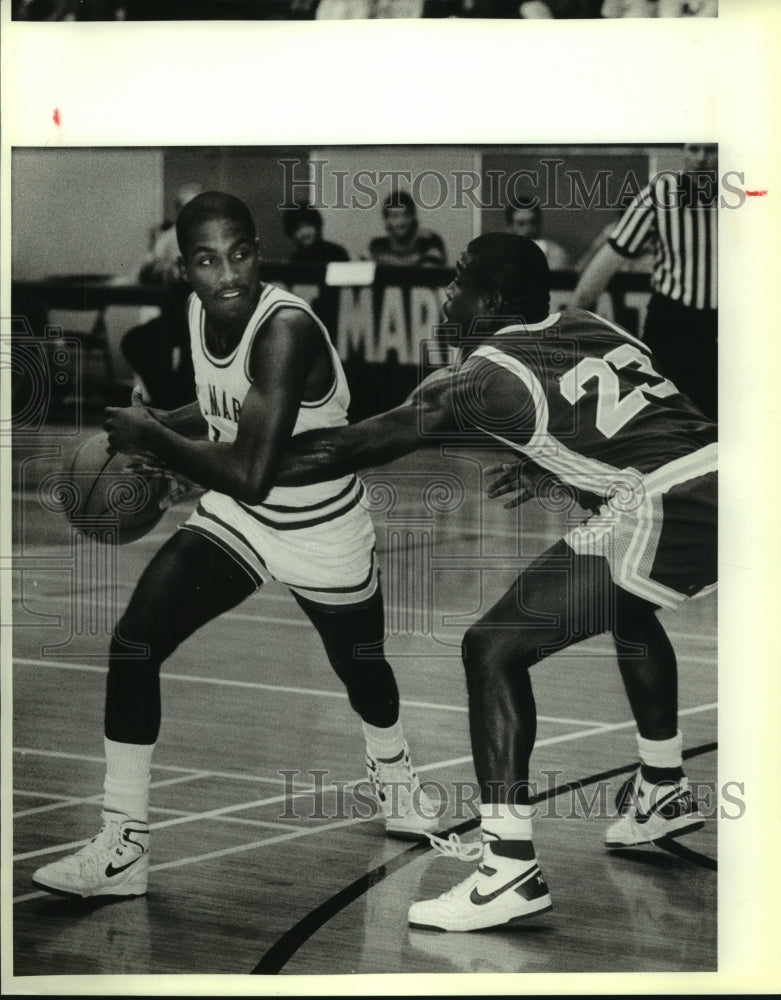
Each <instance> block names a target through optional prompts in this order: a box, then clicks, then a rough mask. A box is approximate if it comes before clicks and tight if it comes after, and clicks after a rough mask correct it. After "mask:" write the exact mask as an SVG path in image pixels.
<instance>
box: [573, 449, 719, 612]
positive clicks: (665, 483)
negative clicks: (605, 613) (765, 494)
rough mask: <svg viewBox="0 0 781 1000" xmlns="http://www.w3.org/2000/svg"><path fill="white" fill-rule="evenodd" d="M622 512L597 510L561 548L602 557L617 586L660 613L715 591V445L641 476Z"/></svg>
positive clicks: (609, 508)
mask: <svg viewBox="0 0 781 1000" xmlns="http://www.w3.org/2000/svg"><path fill="white" fill-rule="evenodd" d="M624 507H625V508H627V509H621V508H620V507H619V508H616V506H615V505H611V504H610V503H608V504H606V505H605V506H603V507H602V508H600V510H599V512H598V513H597V514H595V515H594V516H593V517H590V518H588V520H586V521H585V522H583V523H582V524H579V525H577V526H576V527H575V528H573V529H572V530H571V531H570V532H569V533H568V535H567V536H566V541H567V543H568V545H569V546H570V547H571V548H572V549H573V550H574V551H575V552H577V553H578V554H579V555H596V556H603V557H604V558H605V559H607V561H608V563H609V564H610V569H611V573H612V576H613V582H614V583H615V584H616V585H617V586H619V587H622V588H623V589H624V590H628V591H630V593H633V594H637V595H638V596H639V597H643V598H645V599H646V600H648V601H650V602H651V603H653V604H656V605H659V606H660V607H662V608H670V609H674V608H677V607H679V606H680V604H681V603H682V602H683V601H685V600H686V599H687V598H690V597H701V596H703V595H704V594H707V593H710V592H711V591H712V590H713V589H714V588H715V586H716V580H717V575H718V522H717V511H718V472H717V470H716V445H715V444H714V445H710V446H709V447H707V448H703V449H702V450H701V451H698V452H694V453H693V454H691V455H685V456H683V458H679V459H676V460H674V461H673V462H670V463H669V464H668V465H665V466H662V468H660V469H657V470H656V471H655V472H653V473H650V474H648V475H646V476H645V477H643V479H642V481H641V488H640V489H639V490H638V492H637V498H636V501H635V502H634V503H631V504H625V505H624Z"/></svg>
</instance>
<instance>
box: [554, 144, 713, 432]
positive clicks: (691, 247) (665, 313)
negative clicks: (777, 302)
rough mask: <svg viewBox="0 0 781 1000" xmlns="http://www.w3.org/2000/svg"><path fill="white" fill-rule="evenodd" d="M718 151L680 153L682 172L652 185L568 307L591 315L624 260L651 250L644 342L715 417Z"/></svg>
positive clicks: (700, 147)
mask: <svg viewBox="0 0 781 1000" xmlns="http://www.w3.org/2000/svg"><path fill="white" fill-rule="evenodd" d="M717 155H718V153H717V147H716V146H715V145H711V144H707V143H705V144H691V145H686V146H684V147H683V170H682V171H681V172H680V173H673V172H672V171H667V170H665V171H661V172H659V173H658V174H656V175H655V176H654V177H652V178H651V180H650V182H649V183H648V184H647V185H646V186H645V187H644V188H643V190H642V191H641V192H640V193H639V194H638V196H637V197H636V198H635V199H634V200H633V202H632V204H631V205H630V206H629V208H628V209H627V210H626V212H625V213H624V215H623V216H622V218H621V221H620V222H619V223H618V225H617V226H616V227H615V228H614V230H613V232H612V233H611V235H610V238H609V239H608V241H607V243H605V244H604V246H603V247H602V248H601V249H600V250H599V251H598V252H597V254H596V256H595V257H594V258H593V259H592V261H591V262H590V263H589V265H588V266H587V267H586V269H585V271H584V272H583V274H582V275H581V277H580V281H579V282H578V285H577V288H576V289H575V291H574V293H573V296H572V305H573V306H575V307H578V308H587V309H588V308H591V307H592V306H593V305H594V303H595V302H596V299H597V298H598V297H599V295H600V294H601V293H602V291H603V290H604V289H605V287H606V286H607V284H608V283H609V281H610V279H611V278H612V277H613V275H614V274H615V273H616V272H617V271H618V270H619V269H620V267H621V263H622V261H623V260H624V258H626V257H629V258H633V257H637V256H638V255H640V254H641V253H643V252H646V251H647V247H648V243H649V241H651V242H652V245H653V247H654V251H655V254H654V265H653V273H652V274H651V292H652V294H651V301H650V302H649V305H648V312H647V314H646V319H645V328H644V335H643V339H644V340H645V341H646V343H647V344H648V345H649V347H650V348H651V350H652V351H653V352H654V355H655V356H656V358H657V360H658V362H659V365H660V366H661V368H662V369H663V372H664V374H665V375H667V376H669V378H671V379H672V381H673V382H674V383H675V384H676V385H677V386H678V387H679V388H680V389H681V390H682V391H683V392H685V393H686V395H687V396H688V397H689V398H690V399H691V400H692V402H694V403H695V404H696V405H697V406H699V408H700V409H701V410H702V412H703V413H705V414H706V415H707V416H709V417H712V418H714V419H715V418H716V416H717V412H718V407H717V402H718V400H717V395H718V368H717V354H718V349H717V339H716V338H717V331H718V308H717V306H718V299H717V278H718V274H717V246H718V243H717V235H718V234H717V214H718V213H717V211H716V208H717V205H718V177H717V174H716V166H717Z"/></svg>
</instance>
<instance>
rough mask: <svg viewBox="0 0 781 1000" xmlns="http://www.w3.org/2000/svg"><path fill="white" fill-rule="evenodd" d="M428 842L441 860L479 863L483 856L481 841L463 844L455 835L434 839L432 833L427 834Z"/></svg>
mask: <svg viewBox="0 0 781 1000" xmlns="http://www.w3.org/2000/svg"><path fill="white" fill-rule="evenodd" d="M428 839H429V842H430V843H431V846H432V848H433V849H434V851H435V852H436V853H437V855H438V856H440V857H443V858H457V859H458V860H459V861H479V860H480V858H481V857H482V854H483V844H482V841H479V840H478V841H475V842H474V843H472V844H465V843H464V842H463V841H462V840H461V838H460V837H459V836H458V834H457V833H451V834H450V836H449V837H448V838H447V839H445V838H444V837H435V836H434V834H433V833H430V834H428Z"/></svg>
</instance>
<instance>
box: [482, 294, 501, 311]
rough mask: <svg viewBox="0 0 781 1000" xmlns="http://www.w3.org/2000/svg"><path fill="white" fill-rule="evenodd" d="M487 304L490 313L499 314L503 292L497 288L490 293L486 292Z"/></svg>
mask: <svg viewBox="0 0 781 1000" xmlns="http://www.w3.org/2000/svg"><path fill="white" fill-rule="evenodd" d="M485 304H486V306H487V307H488V311H489V312H491V313H498V312H499V310H500V308H501V305H502V295H501V292H499V291H498V290H497V289H496V288H492V289H491V291H490V292H486V296H485Z"/></svg>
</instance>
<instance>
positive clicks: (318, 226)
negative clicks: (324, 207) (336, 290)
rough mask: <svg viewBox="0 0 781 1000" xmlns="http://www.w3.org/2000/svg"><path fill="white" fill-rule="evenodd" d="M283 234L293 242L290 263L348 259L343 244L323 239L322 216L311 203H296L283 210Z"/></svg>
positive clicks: (319, 262) (313, 262)
mask: <svg viewBox="0 0 781 1000" xmlns="http://www.w3.org/2000/svg"><path fill="white" fill-rule="evenodd" d="M282 226H283V229H284V230H285V236H287V237H288V239H291V240H292V241H293V243H294V244H295V246H294V248H293V252H292V253H291V254H290V262H291V264H321V263H328V262H329V261H333V260H349V259H350V255H349V254H348V253H347V251H346V250H345V248H344V247H343V246H340V245H339V244H338V243H331V242H329V241H328V240H324V239H323V217H322V215H321V214H320V213H319V212H318V210H317V209H316V208H312V207H311V205H303V204H302V205H298V207H297V208H293V209H289V210H288V211H286V212H285V215H284V217H283V220H282Z"/></svg>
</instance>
